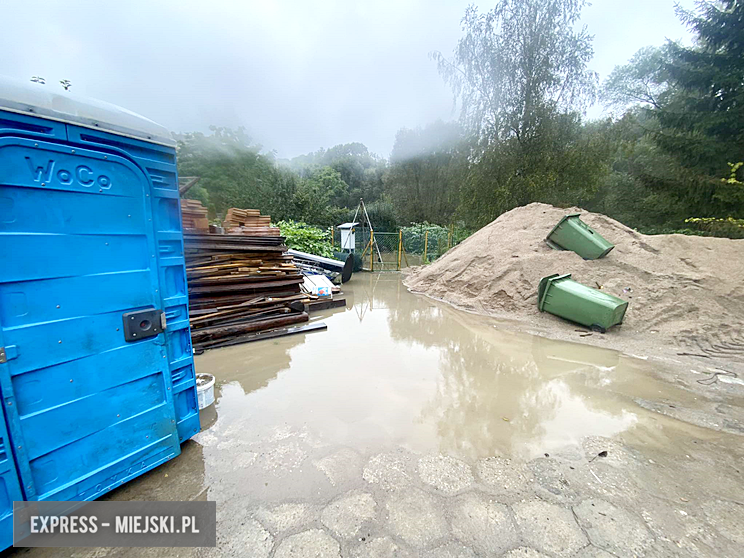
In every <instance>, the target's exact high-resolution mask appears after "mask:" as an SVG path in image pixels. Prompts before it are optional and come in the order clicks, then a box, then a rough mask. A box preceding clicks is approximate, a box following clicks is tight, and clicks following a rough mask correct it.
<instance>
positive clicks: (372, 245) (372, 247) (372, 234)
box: [369, 229, 375, 271]
mask: <svg viewBox="0 0 744 558" xmlns="http://www.w3.org/2000/svg"><path fill="white" fill-rule="evenodd" d="M374 256H375V231H373V230H371V229H370V231H369V270H370V271H374V270H375V257H374Z"/></svg>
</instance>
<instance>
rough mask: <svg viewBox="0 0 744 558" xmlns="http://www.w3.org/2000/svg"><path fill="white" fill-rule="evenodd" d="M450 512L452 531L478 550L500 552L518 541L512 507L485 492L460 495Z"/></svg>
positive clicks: (488, 552)
mask: <svg viewBox="0 0 744 558" xmlns="http://www.w3.org/2000/svg"><path fill="white" fill-rule="evenodd" d="M451 514H452V518H451V524H452V532H453V534H454V535H455V536H456V537H457V538H458V539H459V540H460V541H461V542H463V543H465V544H466V545H468V546H472V547H473V548H474V549H475V550H476V551H477V552H480V553H482V554H490V553H501V552H505V551H506V550H508V549H509V548H512V547H513V546H515V545H516V544H517V530H516V528H515V527H514V522H513V521H512V519H511V515H510V514H509V509H508V508H507V507H506V506H505V505H503V504H499V503H498V502H496V501H495V500H493V499H492V498H489V497H488V496H486V495H484V494H476V493H469V494H464V495H462V496H459V497H458V498H457V499H456V500H455V502H454V504H453V507H452V510H451Z"/></svg>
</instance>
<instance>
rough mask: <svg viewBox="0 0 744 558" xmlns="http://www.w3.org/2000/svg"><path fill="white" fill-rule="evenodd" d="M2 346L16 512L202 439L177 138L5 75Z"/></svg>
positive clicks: (0, 205)
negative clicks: (23, 503) (20, 505)
mask: <svg viewBox="0 0 744 558" xmlns="http://www.w3.org/2000/svg"><path fill="white" fill-rule="evenodd" d="M0 347H1V348H2V349H0V350H2V358H0V390H1V391H2V405H3V409H4V416H5V418H6V420H7V422H8V424H7V428H8V431H9V432H8V434H9V439H10V441H11V443H12V447H13V452H12V453H11V450H10V448H9V447H8V436H5V435H4V433H3V432H2V428H1V427H2V426H3V425H0V436H3V442H4V446H3V448H2V449H0V474H2V475H10V476H12V475H11V474H10V472H5V473H3V472H2V471H4V469H2V464H3V463H4V462H3V461H2V457H3V455H4V456H5V457H6V459H8V460H10V459H11V455H12V458H14V459H15V466H16V468H17V476H18V478H19V479H20V481H21V482H20V491H21V496H22V498H17V496H18V495H17V494H15V493H12V492H13V490H14V486H15V485H14V484H13V483H12V479H11V482H7V481H6V486H5V490H7V491H8V492H9V496H8V498H10V502H11V505H12V500H13V499H26V500H91V499H95V498H97V497H98V496H100V495H101V494H103V493H105V492H107V491H109V490H111V489H112V488H114V487H117V486H119V485H121V484H123V483H124V482H126V481H127V480H129V479H131V478H133V477H135V476H137V475H140V474H142V473H143V472H145V471H147V470H149V469H152V468H153V467H155V466H157V465H159V464H160V463H163V462H165V461H167V460H169V459H171V458H172V457H174V456H176V455H177V454H179V453H180V443H181V442H183V441H184V440H186V439H187V438H189V437H191V436H193V435H194V434H195V433H196V432H198V430H199V416H198V407H197V400H196V382H195V376H194V368H193V358H192V351H191V341H190V332H189V321H188V298H187V291H186V274H185V267H184V255H183V236H182V231H181V217H180V210H179V199H178V177H177V173H176V152H175V142H174V141H173V140H172V139H171V137H170V135H169V134H168V132H167V130H165V129H164V128H162V127H161V126H159V125H157V124H155V123H153V122H151V121H149V120H147V119H145V118H142V117H140V116H137V115H135V114H133V113H130V112H128V111H125V110H123V109H119V108H118V107H114V106H113V105H107V104H104V103H100V102H95V101H91V100H86V99H81V98H76V97H73V96H69V95H67V94H53V93H50V92H49V91H48V90H47V89H46V88H43V87H40V86H36V85H31V84H22V83H19V82H14V81H11V80H8V79H6V78H0ZM3 478H5V477H3ZM11 493H12V494H11ZM2 498H5V495H4V494H0V505H5V502H6V501H7V498H6V499H5V500H3V499H2ZM3 511H4V510H0V517H1V516H2V513H3ZM0 529H1V531H0V544H3V545H7V544H10V541H9V539H8V531H6V527H5V525H4V524H0Z"/></svg>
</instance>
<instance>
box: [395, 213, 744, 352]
mask: <svg viewBox="0 0 744 558" xmlns="http://www.w3.org/2000/svg"><path fill="white" fill-rule="evenodd" d="M575 212H581V219H582V220H583V221H584V222H585V223H587V224H588V225H589V226H591V227H592V228H594V229H595V230H596V231H597V232H599V233H600V234H601V235H602V236H604V237H605V238H606V239H607V240H609V241H610V242H612V243H613V244H614V245H615V249H614V250H613V251H611V252H610V253H609V254H608V255H607V256H605V257H604V258H602V259H600V260H594V261H586V260H583V259H582V258H581V257H580V256H578V255H577V254H575V253H573V252H569V251H556V250H552V249H551V248H550V247H549V246H548V245H547V244H545V242H544V239H545V237H546V235H547V234H548V233H549V232H550V230H551V229H552V228H553V226H554V225H555V224H556V223H557V222H558V221H559V220H560V219H561V217H563V216H564V215H566V214H568V213H575ZM552 273H561V274H562V273H571V274H572V276H573V279H575V280H576V281H579V282H581V283H583V284H585V285H589V286H592V287H596V286H597V285H601V286H602V289H603V290H604V291H606V292H609V293H612V294H614V295H616V296H618V297H620V298H622V299H624V300H627V301H628V302H629V303H630V304H629V306H628V311H627V313H626V316H625V321H624V323H623V324H622V325H620V326H616V327H614V328H611V329H610V330H609V331H608V332H607V334H606V335H600V334H594V335H593V336H591V338H588V339H577V340H581V341H584V340H586V341H589V342H596V343H600V344H603V345H606V346H614V347H617V348H620V349H624V350H629V351H630V352H634V353H636V354H637V353H638V352H639V351H638V350H634V349H636V347H634V344H637V343H640V342H642V341H643V342H644V345H645V348H649V347H652V346H654V345H656V346H661V345H664V346H665V348H667V349H670V350H674V351H677V353H679V352H691V353H701V354H707V355H710V354H715V355H716V356H724V357H731V358H732V359H733V360H739V359H741V360H744V358H742V357H744V337H742V324H743V323H744V240H729V239H722V238H708V237H695V236H685V235H679V234H673V235H655V236H647V235H643V234H640V233H638V232H636V231H634V230H633V229H630V228H628V227H626V226H625V225H622V224H621V223H619V222H617V221H615V220H613V219H610V218H609V217H606V216H604V215H601V214H597V213H590V212H587V211H583V210H581V209H578V208H571V209H558V208H556V207H553V206H551V205H545V204H541V203H533V204H530V205H527V206H524V207H518V208H516V209H513V210H512V211H509V212H508V213H505V214H503V215H501V216H500V217H499V218H498V219H496V220H495V221H494V222H492V223H491V224H490V225H488V226H486V227H484V228H482V229H481V230H479V231H478V232H477V233H475V234H474V235H473V236H471V237H470V238H468V239H467V240H465V241H464V242H463V243H462V244H460V245H458V246H456V247H455V248H453V249H451V250H450V251H449V252H447V253H446V254H445V255H444V256H442V257H441V258H440V259H438V260H437V261H435V262H434V263H432V264H431V265H428V266H425V267H421V268H417V269H416V270H414V271H413V272H412V273H411V274H410V275H409V276H408V277H407V278H406V279H405V284H406V285H407V286H408V287H409V289H410V290H411V291H413V292H418V293H422V294H425V295H428V296H430V297H433V298H436V299H439V300H443V301H446V302H449V303H450V304H453V305H455V306H457V307H460V308H463V309H466V310H470V311H474V312H478V313H482V314H487V315H490V316H494V317H498V318H511V319H519V320H522V321H527V322H529V324H530V325H532V326H534V327H537V328H543V330H544V331H541V333H545V334H547V335H551V336H555V337H564V338H574V337H578V336H580V335H582V333H581V332H577V331H576V330H577V329H580V327H578V326H576V324H572V323H570V322H567V321H564V320H560V319H558V318H555V317H553V316H550V315H549V314H547V313H540V312H539V311H538V309H537V287H538V284H539V282H540V279H541V278H542V277H545V276H546V275H550V274H552ZM584 335H586V334H584ZM667 352H669V351H667Z"/></svg>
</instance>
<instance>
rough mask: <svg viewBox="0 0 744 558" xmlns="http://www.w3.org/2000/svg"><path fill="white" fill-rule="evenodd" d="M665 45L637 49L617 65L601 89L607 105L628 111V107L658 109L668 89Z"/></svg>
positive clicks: (667, 52)
mask: <svg viewBox="0 0 744 558" xmlns="http://www.w3.org/2000/svg"><path fill="white" fill-rule="evenodd" d="M668 63H669V48H668V47H653V46H648V47H644V48H642V49H640V50H639V51H638V52H636V53H635V54H634V55H633V57H632V58H631V59H630V61H629V62H628V63H627V64H625V65H623V66H616V67H615V69H614V70H612V73H611V74H610V76H609V77H608V78H607V80H606V81H605V83H604V86H603V89H602V94H601V97H602V100H603V101H604V102H605V104H606V105H607V106H611V107H616V108H619V109H623V110H627V109H629V108H631V107H643V108H660V107H661V106H662V104H663V102H664V99H663V97H664V94H665V93H666V92H667V91H668V90H669V82H668V78H669V75H668V72H667V71H666V66H667V64H668Z"/></svg>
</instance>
